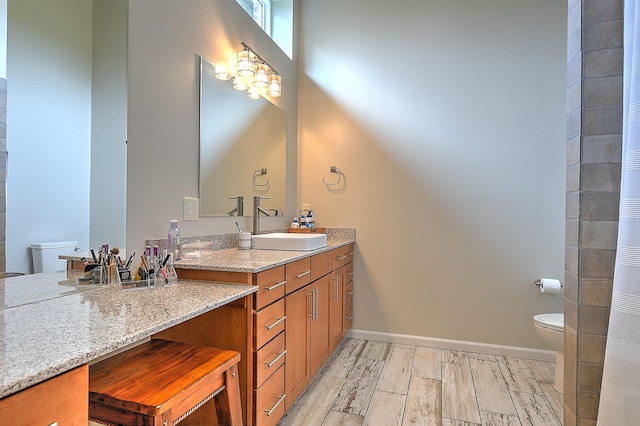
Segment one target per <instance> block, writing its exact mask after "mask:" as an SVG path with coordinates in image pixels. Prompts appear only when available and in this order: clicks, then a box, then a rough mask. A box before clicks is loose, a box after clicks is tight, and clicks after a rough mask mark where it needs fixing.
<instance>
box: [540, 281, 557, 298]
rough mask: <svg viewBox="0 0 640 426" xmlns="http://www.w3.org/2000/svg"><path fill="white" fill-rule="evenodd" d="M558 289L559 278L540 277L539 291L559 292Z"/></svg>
mask: <svg viewBox="0 0 640 426" xmlns="http://www.w3.org/2000/svg"><path fill="white" fill-rule="evenodd" d="M560 290H562V284H561V283H560V280H556V279H553V278H542V279H540V293H551V294H553V293H560Z"/></svg>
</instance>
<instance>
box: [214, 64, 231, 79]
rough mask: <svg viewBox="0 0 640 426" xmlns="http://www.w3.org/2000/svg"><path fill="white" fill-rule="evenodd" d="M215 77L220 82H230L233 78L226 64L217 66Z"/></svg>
mask: <svg viewBox="0 0 640 426" xmlns="http://www.w3.org/2000/svg"><path fill="white" fill-rule="evenodd" d="M215 69H216V70H215V74H214V75H215V77H216V78H217V79H219V80H229V79H230V78H231V74H229V71H227V67H226V65H224V64H218V65H216V66H215Z"/></svg>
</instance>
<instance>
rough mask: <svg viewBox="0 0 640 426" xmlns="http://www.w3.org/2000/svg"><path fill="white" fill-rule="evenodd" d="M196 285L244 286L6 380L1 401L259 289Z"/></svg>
mask: <svg viewBox="0 0 640 426" xmlns="http://www.w3.org/2000/svg"><path fill="white" fill-rule="evenodd" d="M182 282H184V283H191V282H192V281H187V280H185V281H182ZM196 283H197V284H198V285H202V284H218V285H224V286H237V287H238V288H242V287H244V290H243V291H239V292H238V293H235V294H234V295H232V296H229V297H225V298H222V299H220V300H216V301H215V302H214V303H210V304H207V305H204V306H201V307H199V308H197V309H194V310H193V311H190V312H188V313H186V314H183V315H180V316H178V317H175V318H172V319H170V320H168V321H164V322H162V323H159V324H154V325H153V326H151V327H149V328H147V329H145V330H142V331H139V332H136V333H132V334H129V335H126V336H125V337H123V338H121V339H117V340H114V341H113V342H109V344H108V345H105V346H102V347H100V348H97V349H92V350H88V351H87V352H84V353H82V354H79V355H76V356H71V357H69V358H65V359H61V360H60V362H58V363H57V364H55V365H51V366H50V367H47V368H44V369H41V370H39V371H35V372H31V373H26V374H24V375H22V376H21V377H20V378H18V379H15V380H12V381H9V382H7V383H2V384H1V385H0V398H5V397H8V396H10V395H12V394H15V393H17V392H19V391H21V390H24V389H27V388H29V387H31V386H34V385H37V384H39V383H42V382H44V381H46V380H48V379H51V378H53V377H55V376H57V375H60V374H63V373H66V372H68V371H71V370H73V369H74V368H77V367H79V366H81V365H84V364H88V363H90V362H91V361H93V360H95V359H97V358H100V357H101V356H104V355H107V354H109V353H111V352H114V351H117V350H119V349H122V348H124V347H126V346H128V345H131V344H133V343H136V342H138V341H141V340H143V339H146V338H148V337H151V336H152V335H154V334H156V333H159V332H161V331H164V330H167V329H168V328H171V327H173V326H175V325H177V324H180V323H183V322H185V321H188V320H190V319H192V318H195V317H197V316H199V315H202V314H205V313H207V312H210V311H212V310H214V309H217V308H219V307H222V306H224V305H227V304H229V303H231V302H234V301H236V300H238V299H241V298H243V297H246V296H248V295H251V294H253V293H255V292H256V291H257V290H258V286H253V285H247V284H240V283H222V282H212V281H211V282H207V281H198V282H196ZM124 291H129V290H124ZM132 291H145V290H132Z"/></svg>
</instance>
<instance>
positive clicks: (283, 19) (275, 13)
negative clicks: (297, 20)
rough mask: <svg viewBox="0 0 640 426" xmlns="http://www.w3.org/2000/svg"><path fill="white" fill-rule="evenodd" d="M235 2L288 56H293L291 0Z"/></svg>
mask: <svg viewBox="0 0 640 426" xmlns="http://www.w3.org/2000/svg"><path fill="white" fill-rule="evenodd" d="M236 2H238V4H239V5H240V6H242V8H243V9H244V10H245V12H247V14H248V15H249V16H251V17H252V18H253V20H254V21H256V23H257V24H258V25H259V26H260V28H262V29H263V30H264V32H265V33H267V35H268V36H269V37H271V39H272V40H273V41H275V42H276V44H277V45H278V46H280V48H281V49H282V50H283V51H284V52H285V53H286V54H287V55H288V56H289V57H290V58H292V57H293V56H292V53H293V0H236Z"/></svg>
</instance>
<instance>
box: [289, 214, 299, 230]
mask: <svg viewBox="0 0 640 426" xmlns="http://www.w3.org/2000/svg"><path fill="white" fill-rule="evenodd" d="M291 228H292V229H298V228H300V224H299V223H298V218H297V217H294V218H293V222H291Z"/></svg>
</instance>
